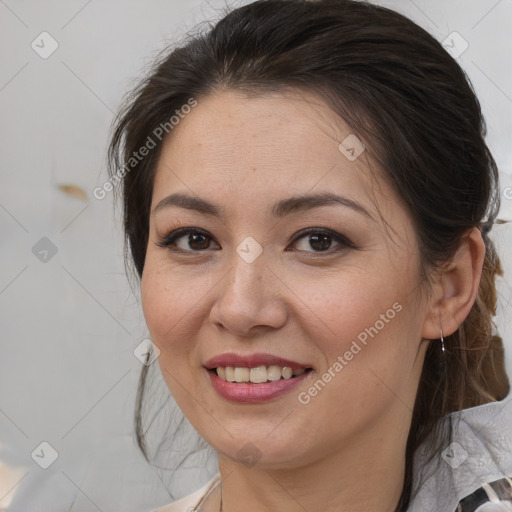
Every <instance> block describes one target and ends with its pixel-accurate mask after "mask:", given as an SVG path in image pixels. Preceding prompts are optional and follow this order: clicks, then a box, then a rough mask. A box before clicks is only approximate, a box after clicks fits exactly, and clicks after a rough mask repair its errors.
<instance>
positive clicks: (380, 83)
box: [109, 0, 509, 512]
mask: <svg viewBox="0 0 512 512" xmlns="http://www.w3.org/2000/svg"><path fill="white" fill-rule="evenodd" d="M221 88H230V89H233V90H238V91H243V92H246V93H247V94H250V93H265V92H266V91H282V90H285V89H286V88H292V89H295V90H300V89H302V90H308V91H312V92H316V93H317V94H318V95H319V96H320V97H322V98H323V99H324V100H325V101H326V102H327V103H328V104H329V106H330V107H331V108H332V109H333V111H335V112H337V113H338V114H339V115H340V116H341V117H342V118H343V119H344V120H345V121H346V122H347V123H348V124H349V125H350V127H351V129H352V131H353V133H355V134H357V136H358V137H359V138H361V139H362V140H364V141H365V143H366V144H367V150H368V151H369V152H371V155H372V156H373V157H374V158H375V159H376V161H377V162H379V164H380V165H381V167H382V168H383V170H384V175H385V177H386V179H387V180H388V182H389V183H390V184H391V186H393V187H394V189H395V191H396V192H397V194H398V196H399V197H400V198H401V200H402V201H403V203H404V204H405V205H406V207H407V208H408V210H409V212H410V215H411V218H412V219H413V222H414V225H415V227H416V232H417V236H418V240H419V243H420V249H421V250H420V254H421V271H422V277H423V278H424V279H425V280H427V281H428V280H429V279H430V277H431V276H432V275H433V271H434V270H436V269H439V268H441V267H442V266H443V265H444V264H446V263H447V262H449V261H450V259H451V258H453V256H454V254H455V252H456V250H457V248H458V247H459V246H460V243H461V241H462V239H463V237H464V236H466V235H467V233H468V232H469V231H470V230H471V229H472V228H473V227H478V228H480V229H481V231H482V235H483V238H484V241H485V245H486V256H485V262H484V266H483V274H482V278H481V282H480V288H479V291H478V296H477V299H476V301H475V303H474V305H473V307H472V309H471V311H470V313H469V315H468V317H467V318H466V320H465V321H464V322H463V323H462V324H461V325H460V327H459V329H458V330H457V331H456V332H454V333H453V334H452V335H450V336H447V337H446V338H445V344H446V352H445V353H444V354H443V353H442V352H441V348H440V347H441V345H440V343H439V340H435V341H434V342H433V343H431V345H430V347H429V348H428V351H427V354H426V358H425V363H424V368H423V373H422V376H421V380H420V383H419V388H418V393H417V399H416V403H415V408H414V412H413V419H412V424H411V428H410V433H409V439H408V442H407V450H406V475H405V481H404V486H403V492H402V496H401V499H400V502H399V504H398V506H397V509H396V510H397V512H399V511H404V510H406V509H407V506H408V504H409V502H410V499H411V493H412V489H413V470H412V468H413V465H412V463H413V456H414V453H415V452H416V450H417V448H418V447H419V446H420V445H421V444H422V443H423V442H425V441H427V440H430V441H432V442H434V441H435V440H437V443H438V445H439V446H440V443H441V442H442V440H443V439H444V437H443V436H440V434H439V431H438V427H439V425H440V419H441V418H442V417H443V416H445V415H446V414H447V413H450V412H453V411H458V410H461V409H464V408H468V407H472V406H476V405H480V404H483V403H486V402H489V401H494V400H501V399H503V398H504V397H505V396H506V394H507V393H508V389H509V384H508V379H507V376H506V374H505V370H504V362H503V345H502V341H501V338H500V337H499V336H497V335H496V334H494V333H493V320H492V319H493V316H494V315H495V313H496V299H497V296H496V288H495V276H496V275H497V274H499V275H501V274H502V268H501V265H500V261H499V258H498V256H497V254H496V251H495V248H494V245H493V243H492V241H491V240H490V239H489V237H488V231H489V230H490V229H491V227H492V225H493V223H494V221H495V219H496V216H497V213H498V210H499V205H500V197H499V176H498V170H497V167H496V163H495V161H494V159H493V157H492V155H491V153H490V151H489V149H488V147H487V145H486V143H485V140H484V137H485V134H486V128H485V122H484V119H483V117H482V113H481V109H480V104H479V102H478V99H477V98H476V96H475V93H474V91H473V88H472V86H471V82H470V81H469V78H468V77H467V76H466V75H465V73H464V71H463V70H462V69H461V67H460V66H459V65H458V64H457V62H456V61H455V60H454V59H453V58H452V57H451V56H450V55H449V54H448V53H447V52H446V51H445V50H444V48H443V47H442V45H441V44H440V43H439V42H438V41H437V40H436V39H435V38H434V37H432V36H431V35H429V34H428V33H427V32H426V31H425V30H424V29H422V28H421V27H419V26H418V25H416V24H415V23H413V22H412V21H411V20H409V19H408V18H406V17H404V16H403V15H401V14H398V13H397V12H394V11H392V10H389V9H386V8H384V7H379V6H376V5H372V4H370V3H367V2H363V1H354V0H317V1H307V0H259V1H256V2H253V3H251V4H249V5H246V6H244V7H240V8H238V9H235V10H233V11H231V12H229V13H227V15H225V16H224V17H223V18H222V19H221V20H220V21H218V22H217V23H216V24H215V25H213V26H210V27H209V28H208V30H206V31H205V32H204V33H199V34H197V35H195V36H192V37H190V38H188V39H187V40H185V41H184V42H183V43H182V44H181V46H179V47H176V48H174V49H172V50H170V51H168V52H165V54H164V55H163V57H162V58H160V59H159V60H158V62H156V63H155V66H154V69H153V70H152V72H151V73H150V74H149V75H148V77H147V78H146V79H145V80H144V81H143V82H142V83H141V84H140V85H139V87H138V88H137V89H136V90H135V91H134V92H133V94H132V95H131V97H130V98H129V99H128V101H127V103H126V105H125V107H124V109H123V110H122V111H121V113H120V115H119V117H118V120H117V123H116V126H115V131H114V133H113V137H112V141H111V145H110V149H109V162H110V173H111V177H112V178H111V179H114V178H115V177H116V175H117V176H119V172H118V169H120V168H126V166H127V162H128V161H129V160H130V158H131V157H132V155H133V153H134V152H135V151H137V150H138V148H140V147H141V146H143V145H144V144H145V142H146V140H147V139H148V136H151V134H152V133H155V132H154V130H155V128H156V127H158V126H161V125H162V123H165V122H166V121H168V119H169V117H170V116H172V115H173V113H174V112H175V111H176V110H179V109H180V108H181V107H182V105H185V104H186V103H187V102H188V101H189V100H190V98H195V99H196V100H197V101H199V102H200V101H201V98H204V97H205V96H207V95H210V94H212V93H214V92H215V91H216V90H220V89H221ZM169 136H172V132H170V131H169ZM160 148H161V141H158V143H157V144H156V148H155V149H153V150H152V151H151V152H150V153H149V154H148V155H147V157H145V158H144V159H141V160H140V161H139V162H137V163H136V164H134V165H133V166H132V167H131V168H130V169H129V172H124V173H123V176H124V177H123V179H122V183H121V186H122V201H123V203H122V204H123V208H124V229H125V234H126V241H127V253H128V251H129V253H130V255H131V258H132V260H133V263H134V266H135V269H136V271H137V274H138V275H139V277H140V276H141V275H142V271H143V268H144V260H145V253H146V246H147V243H148V233H149V212H150V205H151V197H152V187H153V180H154V171H155V166H156V163H157V161H158V158H159V154H160ZM127 259H128V258H127ZM147 370H148V368H147V367H143V371H142V373H141V379H140V385H139V392H138V397H137V404H136V417H135V422H136V434H137V441H138V444H139V446H140V448H141V449H142V451H143V453H144V455H145V456H146V458H147V452H146V446H145V443H144V432H143V427H142V419H141V414H140V411H141V406H142V401H143V397H144V388H145V380H146V374H147Z"/></svg>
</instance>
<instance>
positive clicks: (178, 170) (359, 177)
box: [153, 91, 397, 212]
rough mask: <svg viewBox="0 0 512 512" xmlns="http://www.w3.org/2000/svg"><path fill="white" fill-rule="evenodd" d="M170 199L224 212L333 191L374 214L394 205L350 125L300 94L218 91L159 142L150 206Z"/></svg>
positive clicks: (312, 98)
mask: <svg viewBox="0 0 512 512" xmlns="http://www.w3.org/2000/svg"><path fill="white" fill-rule="evenodd" d="M358 144H359V145H358ZM354 156H355V157H356V158H354ZM173 192H183V193H189V194H192V195H198V196H205V195H206V196H209V197H211V196H212V195H214V196H215V197H217V198H218V201H219V202H221V203H222V202H225V203H226V204H228V205H229V204H233V202H236V201H237V199H240V200H242V199H244V198H245V199H247V200H250V199H251V198H253V199H254V198H255V197H258V198H260V199H262V200H266V201H267V202H269V201H272V202H275V201H276V200H277V199H282V198H283V197H286V196H291V195H297V194H305V193H313V192H317V193H318V192H334V193H335V192H337V193H340V194H343V195H345V196H349V197H354V198H355V197H357V198H358V201H359V202H360V203H364V204H365V207H366V208H367V209H368V210H371V211H374V212H375V211H376V208H377V204H376V201H377V202H379V203H382V204H379V209H384V210H388V209H389V208H394V207H395V205H394V204H386V203H390V202H391V203H395V204H396V202H397V201H396V198H395V197H394V194H393V192H392V191H391V190H390V188H389V186H387V184H386V183H385V181H384V180H383V179H382V173H381V171H380V169H379V166H378V165H377V163H376V162H375V161H373V160H372V158H371V156H370V152H368V151H366V150H365V146H363V145H362V143H361V141H359V139H358V138H357V137H356V136H355V135H354V134H353V133H352V132H351V130H350V128H349V126H348V125H347V124H346V123H345V122H344V121H343V120H342V119H341V118H340V117H339V116H338V115H337V114H336V113H334V112H333V111H332V110H331V109H330V108H329V107H328V106H327V105H326V103H324V102H323V101H322V100H321V99H320V98H319V97H317V96H316V95H314V94H312V93H307V92H303V91H300V92H287V93H265V94H261V95H258V96H250V97H249V96H247V95H245V94H242V93H239V92H234V91H222V92H217V93H214V94H211V95H209V96H207V97H205V98H203V99H200V100H198V105H197V106H196V107H195V108H194V109H192V110H191V111H190V113H188V114H187V115H186V116H183V118H182V119H180V121H179V123H178V125H177V126H175V127H174V129H173V131H172V132H171V134H170V136H169V137H167V138H166V139H165V140H164V145H163V148H162V153H161V156H160V159H159V162H158V165H157V170H156V176H155V183H154V194H153V203H154V204H155V203H156V202H158V201H159V200H161V199H162V198H163V197H165V196H166V195H168V194H170V193H173Z"/></svg>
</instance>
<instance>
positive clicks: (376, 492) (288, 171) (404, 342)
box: [142, 91, 456, 512]
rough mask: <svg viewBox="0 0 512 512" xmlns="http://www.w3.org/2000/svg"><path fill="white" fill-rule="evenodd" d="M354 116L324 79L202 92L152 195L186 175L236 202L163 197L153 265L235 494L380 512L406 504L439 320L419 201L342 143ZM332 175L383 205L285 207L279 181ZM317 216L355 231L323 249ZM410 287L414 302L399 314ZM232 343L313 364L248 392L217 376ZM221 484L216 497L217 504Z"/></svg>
mask: <svg viewBox="0 0 512 512" xmlns="http://www.w3.org/2000/svg"><path fill="white" fill-rule="evenodd" d="M349 134H350V130H349V129H348V128H347V126H346V125H345V124H344V123H343V122H342V121H341V120H340V119H339V118H338V117H337V116H336V115H335V114H334V113H333V112H332V111H331V110H330V109H329V108H328V107H327V106H326V105H324V104H323V103H322V102H321V100H319V99H318V98H316V97H315V96H313V95H310V94H305V93H304V92H301V94H300V95H293V94H287V95H284V94H273V95H268V94H266V95H262V96H259V97H252V98H250V99H249V98H247V97H245V96H243V95H239V94H236V93H234V92H230V91H225V92H222V93H215V94H214V95H211V96H209V97H206V98H202V99H198V106H197V107H195V108H194V109H193V110H192V112H191V113H190V114H189V115H187V116H186V117H185V118H184V119H183V120H180V123H179V125H178V126H176V127H175V129H174V130H173V132H172V137H170V138H168V139H167V140H166V141H165V144H164V147H163V151H162V154H161V157H160V161H159V164H158V167H157V171H156V176H155V182H154V193H153V202H152V209H153V208H154V206H155V205H156V204H158V202H159V201H161V200H162V199H163V198H165V197H166V196H168V195H169V194H172V193H176V192H181V193H184V194H188V195H192V196H198V197H200V198H203V199H205V200H207V201H210V202H213V203H215V204H218V205H220V206H221V207H223V208H224V209H225V210H226V216H225V217H224V218H213V217H207V216H205V215H202V214H200V213H197V212H193V211H192V210H185V209H181V208H177V207H169V208H164V209H162V210H160V211H159V212H158V213H157V214H155V215H152V216H151V219H150V236H149V243H148V249H147V256H146V262H145V267H144V272H143V277H142V302H143V308H144V315H145V318H146V321H147V324H148V328H149V330H150V333H151V337H152V339H153V341H154V343H155V344H156V345H157V346H158V348H159V349H160V351H161V355H160V357H159V360H158V361H159V365H160V368H161V370H162V374H163V377H164V379H165V381H166V383H167V385H168V387H169V389H170V391H171V393H172V394H173V396H174V397H175V399H176V401H177V403H178V405H179V406H180V408H181V409H182V410H183V412H184V414H185V415H186V416H187V418H188V420H189V421H190V422H191V423H192V425H193V426H194V427H195V429H196V430H197V431H198V432H199V433H200V434H201V435H202V436H203V437H204V438H205V439H206V441H207V442H208V443H210V444H211V445H212V446H213V447H214V448H215V450H216V451H217V452H218V454H219V467H220V472H221V476H223V477H226V475H228V474H229V475H230V476H229V478H226V481H225V482H224V487H223V509H224V512H229V511H234V510H236V506H237V503H240V502H241V501H243V502H245V503H251V511H254V512H257V511H259V510H267V509H266V508H264V507H265V506H267V507H269V509H274V510H277V509H279V510H280V511H284V512H287V511H296V510H302V508H301V507H299V506H298V502H300V503H301V506H302V507H304V508H305V509H306V510H308V511H319V512H320V511H323V510H342V509H341V508H331V509H329V508H328V507H329V506H330V505H329V504H331V506H332V507H335V505H336V504H338V505H339V504H340V503H344V504H345V505H346V506H347V508H346V509H345V508H343V510H350V511H352V512H353V511H357V510H366V511H368V510H376V511H377V510H378V511H379V512H382V511H385V510H394V508H393V507H394V506H396V503H397V501H398V498H399V496H400V493H401V489H402V483H403V482H402V479H403V455H404V451H405V442H406V439H407V434H408V430H409V426H410V418H411V411H412V407H413V404H414V398H415V395H416V391H417V386H418V380H419V377H420V373H421V367H422V364H423V360H424V356H425V351H426V348H427V345H428V343H429V341H428V340H427V339H425V338H428V337H438V335H437V332H436V331H435V329H436V328H437V327H435V328H434V327H433V324H432V323H429V319H430V316H429V315H430V314H431V308H430V306H431V303H429V302H427V300H426V298H425V296H424V295H423V294H422V293H421V292H422V288H421V285H420V282H419V279H420V278H419V252H418V245H417V238H416V234H415V231H414V228H413V224H412V221H411V218H410V214H409V213H408V211H407V210H406V209H405V208H404V207H403V206H402V204H401V202H400V200H399V198H398V197H397V196H396V194H395V193H394V192H393V191H392V190H391V188H390V187H389V186H388V185H387V184H386V183H385V181H384V180H383V179H381V178H380V174H379V173H380V172H381V171H380V170H379V168H378V165H377V163H376V162H374V161H371V160H370V162H371V167H372V169H373V170H374V171H376V172H377V176H376V177H375V176H373V177H372V176H371V173H370V170H369V168H368V160H369V159H370V158H371V157H370V153H371V151H370V150H368V151H366V152H364V153H363V154H362V155H361V156H360V157H359V158H358V159H356V160H355V161H353V162H351V161H349V160H348V159H347V158H345V156H343V155H342V153H341V152H340V151H339V150H338V145H339V143H340V142H341V141H342V140H344V139H345V138H346V137H347V136H348V135H349ZM365 144H367V143H366V142H365ZM367 148H368V145H367ZM376 178H377V181H376ZM320 192H331V193H336V194H342V195H345V196H347V197H349V198H351V199H353V200H354V201H357V202H358V203H360V204H361V205H363V206H364V208H365V209H366V210H367V211H368V212H369V213H370V215H371V216H372V217H373V219H371V218H368V217H366V216H365V215H363V214H361V213H359V212H357V211H355V210H353V209H351V208H348V207H345V206H341V205H330V206H322V207H320V208H314V209H312V210H309V211H305V212H299V213H295V214H292V215H289V216H286V217H283V218H272V217H271V216H269V212H270V208H271V206H272V205H273V204H274V203H275V202H277V201H279V200H281V199H286V198H288V197H290V196H296V195H300V194H309V193H320ZM377 207H378V210H377ZM379 212H380V214H381V215H382V216H383V217H384V219H385V221H386V222H387V223H388V224H389V226H391V228H392V229H388V230H386V229H385V226H384V223H383V220H382V219H381V217H380V215H379ZM181 226H186V227H196V228H200V229H201V230H203V231H206V232H207V233H208V235H209V236H210V237H211V242H210V246H209V248H207V249H205V250H203V251H198V250H196V251H194V250H193V249H194V248H195V247H196V246H200V244H199V243H196V246H191V245H189V243H188V236H187V235H185V236H183V237H182V238H180V239H179V242H178V241H177V242H176V243H177V244H178V247H180V248H182V249H183V250H184V251H188V252H187V253H186V254H178V253H175V252H172V251H170V250H169V248H163V247H158V246H157V245H156V242H157V241H158V240H159V238H162V237H164V236H165V235H167V234H168V233H169V232H171V231H173V230H176V229H178V228H179V227H181ZM305 228H324V229H327V230H331V231H333V232H336V233H340V234H342V235H343V236H344V237H346V238H348V239H349V240H350V241H351V242H352V243H353V244H354V246H355V248H351V247H348V246H343V244H339V243H338V242H336V241H334V240H333V241H332V244H331V247H332V248H333V249H330V250H329V251H327V252H320V251H318V249H316V248H317V245H315V244H314V243H313V242H312V241H310V240H309V236H310V235H308V236H305V237H303V238H301V239H299V240H297V241H295V242H292V239H293V236H294V235H295V234H296V233H298V232H299V231H300V230H303V229H305ZM249 236H250V237H252V238H254V239H255V240H256V241H257V242H258V243H259V244H260V245H261V247H262V248H263V253H262V254H261V255H260V256H259V257H258V258H256V260H255V261H254V262H252V263H250V264H248V263H247V262H246V261H244V260H243V259H242V258H241V257H240V256H239V254H238V253H237V252H236V249H237V247H238V245H239V244H240V243H241V242H242V241H243V240H244V239H245V238H246V237H249ZM390 236H391V237H392V239H391V238H390ZM200 242H201V243H203V242H204V241H202V240H201V241H200ZM205 245H207V244H205ZM293 248H294V249H295V251H294V250H292V249H293ZM336 248H337V249H338V250H337V251H336ZM396 303H398V304H399V305H400V306H401V309H400V311H399V312H396V314H395V315H393V318H392V319H389V315H386V312H387V311H388V310H390V309H392V308H393V304H396ZM382 315H384V317H385V318H384V320H385V319H388V321H387V322H386V321H384V320H383V317H382ZM377 321H379V324H378V325H379V326H380V325H381V324H383V326H384V327H382V328H380V329H378V334H377V335H375V336H373V337H370V336H368V340H367V344H366V345H362V344H361V343H359V345H361V347H362V348H361V350H360V351H359V352H358V353H357V354H356V355H354V356H353V358H352V359H351V360H350V361H347V364H346V365H344V367H343V369H342V370H341V371H339V372H337V373H336V376H335V377H334V378H332V379H331V380H330V382H329V383H328V384H327V385H326V386H325V387H324V388H323V389H322V390H321V391H320V392H318V393H317V394H316V396H314V397H312V398H311V400H310V401H309V403H307V404H302V403H300V402H299V401H298V399H297V396H298V394H299V393H300V392H301V391H305V392H307V390H308V388H309V387H310V386H312V385H313V383H314V382H315V381H316V380H317V379H319V378H321V376H322V374H324V373H325V372H326V371H327V370H328V369H329V368H331V367H332V366H333V363H334V362H335V361H336V360H337V357H338V356H340V355H341V356H343V355H344V354H345V353H346V352H347V351H349V350H350V347H351V344H352V342H353V341H354V340H357V337H358V335H360V334H361V333H362V332H364V331H365V329H368V328H369V327H371V326H375V324H376V322H377ZM455 327H456V326H454V328H455ZM429 329H430V330H429ZM223 352H267V353H272V354H275V355H278V356H282V357H285V358H288V359H292V360H294V361H298V362H300V363H303V364H307V365H308V366H311V367H313V368H314V370H315V372H314V373H313V374H311V375H310V376H309V377H308V379H307V380H305V381H304V383H303V384H301V385H300V386H299V387H298V388H295V389H294V390H293V391H291V392H290V393H288V394H285V395H283V396H281V397H278V398H277V399H275V400H272V401H269V402H267V403H261V404H235V403H232V402H230V401H228V400H226V399H224V398H222V397H220V396H219V395H218V394H217V393H216V391H215V390H214V389H213V387H212V386H211V384H210V381H209V378H208V374H207V372H206V371H205V370H204V368H203V367H202V365H203V364H204V363H205V362H206V361H207V360H208V359H209V358H211V357H213V356H214V355H218V354H220V353H223ZM247 442H250V443H252V445H254V446H255V447H257V452H255V453H256V455H257V458H258V463H257V464H256V465H255V466H253V467H249V468H247V467H245V466H244V465H243V464H241V463H240V461H239V460H238V457H237V453H238V452H239V450H240V449H241V448H242V447H243V446H244V445H245V443H247ZM256 455H255V456H256ZM277 482H279V484H278V483H277ZM283 488H284V489H286V492H285V491H284V490H283ZM368 489H372V492H368ZM215 496H216V497H214V498H212V500H213V501H212V500H210V502H209V503H208V504H207V505H206V506H207V507H210V509H211V510H218V501H217V500H218V496H217V495H215ZM320 504H321V506H320ZM273 507H275V508H273ZM322 507H325V508H322ZM207 510H208V508H207Z"/></svg>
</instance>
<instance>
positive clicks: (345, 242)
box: [156, 228, 356, 255]
mask: <svg viewBox="0 0 512 512" xmlns="http://www.w3.org/2000/svg"><path fill="white" fill-rule="evenodd" d="M189 234H190V235H201V236H204V237H207V238H209V239H210V240H213V238H212V237H211V236H210V235H209V234H208V233H207V232H206V231H203V230H202V229H198V228H179V229H176V230H175V231H171V232H170V233H168V234H167V235H165V236H163V237H162V238H160V240H159V241H158V242H157V243H156V245H157V246H158V247H162V248H167V249H168V250H169V251H172V252H175V253H180V254H187V253H201V252H205V251H206V250H208V249H202V250H193V249H191V250H184V249H180V248H178V247H175V246H174V247H173V244H174V242H176V240H178V239H179V238H181V237H183V236H185V235H189ZM310 234H316V235H318V234H322V235H326V236H329V237H330V238H331V240H332V241H333V242H338V243H339V244H340V247H338V248H337V249H334V250H333V249H327V250H325V251H299V252H312V253H313V254H317V255H324V254H325V255H332V254H334V253H337V252H340V251H342V250H343V249H346V248H351V249H356V246H355V245H354V244H353V243H352V242H351V241H350V240H349V239H348V238H347V237H345V236H343V235H341V234H340V233H336V232H335V231H331V230H330V229H324V228H308V229H304V230H302V231H299V232H298V233H297V234H296V235H295V236H294V238H293V239H292V241H291V243H295V242H297V241H298V240H300V239H301V238H304V237H306V236H307V235H310Z"/></svg>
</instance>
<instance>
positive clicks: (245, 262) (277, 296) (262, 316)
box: [210, 251, 288, 337]
mask: <svg viewBox="0 0 512 512" xmlns="http://www.w3.org/2000/svg"><path fill="white" fill-rule="evenodd" d="M217 290H218V291H217V295H216V296H215V299H214V302H213V304H212V308H211V310H210V320H211V322H213V323H214V324H215V325H216V326H217V327H218V328H219V329H223V330H225V331H229V332H230V333H232V334H234V335H236V336H240V337H252V336H254V335H255V334H256V333H257V332H261V331H262V330H265V329H279V328H280V327H282V326H283V325H284V324H285V323H286V320H287V317H288V308H287V305H286V290H288V288H287V287H286V286H285V284H284V283H283V281H282V280H281V279H280V278H279V276H278V275H277V273H276V271H275V270H274V269H272V268H271V266H269V265H268V261H267V258H266V254H265V251H263V252H262V253H261V254H260V255H259V256H258V257H257V258H256V259H255V260H254V261H251V260H250V259H247V258H246V259H244V257H243V254H242V256H240V254H239V253H237V252H234V253H233V258H232V266H231V270H230V271H228V273H227V274H226V275H225V276H224V278H223V279H222V280H221V281H220V282H219V284H218V287H217Z"/></svg>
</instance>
